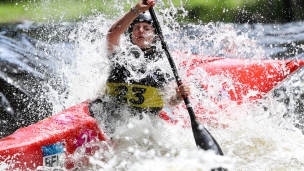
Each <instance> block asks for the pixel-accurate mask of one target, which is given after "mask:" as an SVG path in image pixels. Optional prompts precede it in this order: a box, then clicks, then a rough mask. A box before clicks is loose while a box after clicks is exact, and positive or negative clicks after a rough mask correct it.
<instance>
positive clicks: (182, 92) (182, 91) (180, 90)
mask: <svg viewBox="0 0 304 171" xmlns="http://www.w3.org/2000/svg"><path fill="white" fill-rule="evenodd" d="M176 94H177V96H178V97H179V98H180V99H183V98H184V97H188V96H189V95H190V87H189V85H188V84H182V85H180V86H179V87H177V88H176Z"/></svg>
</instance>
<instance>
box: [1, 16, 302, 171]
mask: <svg viewBox="0 0 304 171" xmlns="http://www.w3.org/2000/svg"><path fill="white" fill-rule="evenodd" d="M159 20H160V22H161V25H162V30H163V33H164V35H165V40H166V42H167V44H168V45H169V49H170V51H172V52H173V51H182V52H188V53H197V54H204V55H208V56H224V57H228V58H252V59H257V60H259V59H264V58H271V59H287V58H297V59H303V60H304V53H303V52H304V22H294V23H287V24H232V23H207V24H180V23H178V22H177V21H175V20H173V19H172V18H165V17H162V16H160V15H159ZM113 22H114V20H112V19H109V18H107V17H105V16H104V15H95V16H92V17H90V18H88V19H86V20H85V21H82V22H77V23H66V22H62V23H51V22H50V23H47V24H38V23H32V22H29V21H26V22H24V23H21V24H15V25H6V26H3V27H2V29H1V30H0V66H1V74H2V76H3V75H4V74H6V76H9V77H10V78H11V79H7V80H3V79H2V82H6V83H8V84H10V85H13V86H14V87H16V89H18V90H22V92H24V94H27V95H28V96H30V97H33V96H34V97H33V98H32V100H33V101H34V102H35V104H37V103H45V104H47V105H50V106H52V107H50V108H48V107H46V109H39V110H41V111H47V112H45V113H53V114H55V113H58V112H60V111H62V110H63V109H65V108H67V107H70V106H73V105H75V104H78V103H80V102H82V101H85V100H87V99H94V98H96V97H98V96H99V95H100V94H101V92H102V90H103V88H104V85H105V81H106V78H107V74H108V72H107V71H108V69H109V68H108V65H109V63H108V60H107V57H106V56H105V54H106V40H105V35H106V33H107V30H108V28H109V27H110V25H111V24H112V23H113ZM125 40H126V38H122V42H123V41H125ZM123 46H124V45H123ZM182 58H183V59H175V60H176V62H177V63H178V62H180V61H182V60H188V59H187V56H184V57H182ZM164 67H168V68H169V66H164ZM169 69H170V68H169ZM179 74H180V76H181V77H182V78H183V79H184V80H185V81H187V82H189V83H190V85H191V84H195V83H193V82H192V81H193V80H191V79H190V78H189V79H188V78H187V77H186V69H181V70H180V71H179ZM293 79H294V80H291V81H290V83H289V84H286V85H283V86H285V88H286V89H287V90H286V91H285V94H284V95H281V96H280V98H282V99H283V100H282V99H280V100H278V99H277V98H273V96H272V95H269V96H268V97H267V98H265V99H261V101H259V102H257V103H251V102H250V101H248V102H246V103H243V104H241V105H237V104H235V103H231V106H230V107H229V108H228V109H227V110H225V111H221V110H218V113H219V114H218V115H219V118H218V121H219V125H227V127H221V126H218V127H216V126H212V125H211V126H210V125H206V127H207V128H208V129H209V130H210V132H211V134H212V135H213V136H214V137H215V139H216V140H217V142H218V143H219V145H220V146H221V148H222V150H223V152H224V154H225V156H224V157H219V156H215V155H214V154H213V153H212V152H209V151H207V152H206V151H201V150H197V149H196V147H195V142H194V140H193V135H192V132H191V130H190V129H185V128H183V126H182V125H179V124H177V125H175V126H172V125H168V124H166V123H163V122H162V121H160V120H159V119H158V118H144V119H142V120H136V119H130V120H129V121H128V122H127V123H128V124H126V125H121V126H120V127H119V128H118V129H117V132H116V133H115V135H114V136H113V137H114V141H115V147H112V146H110V145H109V146H108V151H107V152H102V151H100V152H99V153H98V154H96V155H94V156H93V157H92V158H91V159H90V163H91V166H89V167H87V168H82V169H80V170H109V171H110V170H113V171H116V170H130V171H131V170H132V171H137V170H138V171H139V170H140V171H149V170H157V171H171V170H174V171H179V170H183V171H185V170H187V171H203V170H210V167H212V166H217V165H222V166H224V167H226V168H228V169H229V170H230V171H232V170H236V171H247V170H250V171H262V170H263V171H267V170H269V171H270V170H271V171H273V170H277V171H284V170H285V171H292V170H294V171H298V170H304V145H303V142H304V135H303V134H302V125H303V120H302V117H303V116H302V115H303V114H304V113H303V104H302V102H301V101H303V98H304V96H303V93H304V80H303V79H304V77H303V72H302V75H296V76H295V78H293ZM29 80H30V81H29ZM216 81H217V79H214V82H215V84H216ZM2 85H3V86H4V83H1V86H2ZM295 87H296V88H297V91H298V93H294V91H293V90H294V89H295ZM2 91H4V90H2ZM198 91H199V90H196V89H195V88H193V89H192V97H193V98H197V97H199V95H198V94H199V92H198ZM0 93H1V92H0ZM31 95H32V96H31ZM200 98H205V99H204V101H205V104H206V106H209V107H210V108H214V105H213V104H212V103H213V102H212V100H211V99H208V96H205V97H200ZM6 100H7V101H8V103H10V106H9V107H10V108H7V109H6V110H7V111H6V115H11V116H12V117H15V119H14V121H16V120H18V119H19V122H22V121H23V120H24V122H26V121H25V120H26V119H25V118H24V117H23V116H21V115H20V114H19V115H18V111H20V110H21V109H19V110H18V107H16V104H14V103H22V100H21V101H18V102H10V101H9V98H8V97H7V98H6ZM4 101H5V99H4V98H2V101H1V102H2V103H4ZM37 101H38V102H37ZM24 103H26V102H24ZM37 105H39V104H37ZM47 105H46V106H47ZM21 106H22V105H21ZM34 106H35V105H34ZM34 109H35V108H34ZM12 110H13V111H14V112H10V111H12ZM24 110H25V111H28V112H30V111H29V110H26V109H24ZM31 110H33V108H31ZM35 110H36V111H39V110H38V109H35ZM180 112H184V113H185V114H184V115H185V118H187V117H188V115H187V112H186V111H180ZM20 113H22V112H20ZM41 113H43V112H41ZM14 114H15V115H14ZM32 114H33V115H34V114H35V112H33V113H32ZM36 114H37V113H36ZM46 116H48V114H45V115H44V114H41V115H40V116H39V117H40V118H44V117H46ZM40 118H39V119H40ZM20 120H21V121H20ZM35 120H37V118H33V121H32V122H35ZM9 122H10V121H9V120H8V121H4V120H2V122H1V124H2V130H1V132H2V134H1V135H2V136H4V135H6V134H7V133H9V131H10V130H9V129H8V128H5V124H6V123H9ZM16 122H18V121H16ZM21 124H22V123H21ZM27 124H30V123H27ZM103 145H104V146H107V145H108V144H103ZM77 157H79V158H81V156H75V158H77ZM5 167H6V166H5V164H3V163H2V164H1V163H0V168H5ZM0 170H1V169H0Z"/></svg>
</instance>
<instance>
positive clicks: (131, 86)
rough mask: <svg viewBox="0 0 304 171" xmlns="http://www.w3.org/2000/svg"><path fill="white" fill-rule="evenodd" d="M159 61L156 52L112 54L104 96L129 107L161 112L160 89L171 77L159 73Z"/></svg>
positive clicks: (138, 51)
mask: <svg viewBox="0 0 304 171" xmlns="http://www.w3.org/2000/svg"><path fill="white" fill-rule="evenodd" d="M161 58H162V54H161V53H160V52H157V51H156V49H155V48H152V49H150V51H148V52H147V51H141V50H140V49H132V48H131V49H130V50H129V51H128V52H122V53H116V54H114V55H113V56H112V58H110V62H111V70H110V74H109V77H108V79H107V88H106V94H109V95H110V96H112V97H113V98H114V99H115V101H116V102H117V103H123V104H127V105H129V106H130V107H134V108H141V109H155V110H157V111H159V110H161V109H162V108H163V106H164V100H163V92H162V91H161V89H162V88H163V87H164V86H165V84H166V83H167V80H168V78H169V77H170V75H169V74H167V73H164V72H163V71H162V70H161V67H162V66H160V65H161V64H163V63H161V62H160V59H161Z"/></svg>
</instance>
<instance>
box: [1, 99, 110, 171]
mask: <svg viewBox="0 0 304 171" xmlns="http://www.w3.org/2000/svg"><path fill="white" fill-rule="evenodd" d="M103 140H105V136H104V134H103V133H102V132H101V130H100V129H99V127H98V124H97V122H96V119H94V118H93V117H91V116H90V113H89V110H88V102H84V103H81V104H79V105H76V106H73V107H71V108H69V109H67V110H65V111H63V112H61V113H59V114H56V115H54V116H52V117H49V118H46V119H44V120H42V121H39V122H37V123H35V124H32V125H30V126H28V127H25V128H20V129H18V130H17V131H16V132H15V133H13V134H11V135H9V136H7V137H5V138H2V139H1V140H0V156H1V157H0V161H5V162H6V163H7V164H8V165H9V167H8V170H14V169H21V170H26V169H31V170H34V169H36V168H37V167H38V166H46V167H55V166H61V165H64V167H66V168H69V167H73V163H69V162H60V161H59V160H58V159H59V158H60V157H61V156H68V155H69V154H73V153H74V152H75V150H76V149H77V148H79V147H81V146H82V145H84V144H86V143H88V142H92V141H103ZM92 148H93V147H92ZM88 151H89V150H88ZM64 158H65V157H64Z"/></svg>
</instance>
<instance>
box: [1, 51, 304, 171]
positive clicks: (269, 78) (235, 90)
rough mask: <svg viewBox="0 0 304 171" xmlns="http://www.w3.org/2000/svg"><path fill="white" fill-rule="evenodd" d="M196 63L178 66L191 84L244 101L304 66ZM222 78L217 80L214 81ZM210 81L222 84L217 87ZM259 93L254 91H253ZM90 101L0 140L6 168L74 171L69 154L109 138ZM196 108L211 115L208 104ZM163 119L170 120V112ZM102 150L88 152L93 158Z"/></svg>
mask: <svg viewBox="0 0 304 171" xmlns="http://www.w3.org/2000/svg"><path fill="white" fill-rule="evenodd" d="M191 58H192V60H191V61H185V62H182V63H181V64H180V65H179V66H180V67H181V68H182V67H185V68H187V76H188V78H189V80H192V81H195V82H197V83H199V85H200V86H201V88H202V91H205V92H208V91H214V92H216V93H215V94H212V93H211V96H210V97H211V98H212V99H213V100H214V101H215V102H216V103H217V104H218V105H222V103H221V100H223V99H225V101H227V100H229V101H236V102H238V103H242V102H243V101H245V100H246V101H247V100H258V99H260V98H262V97H263V95H264V94H266V93H267V92H269V91H270V90H271V89H273V88H274V87H275V86H276V85H278V84H279V83H280V82H282V81H283V80H284V79H285V78H286V77H287V76H289V75H290V74H291V73H293V72H295V71H296V70H297V69H299V68H301V67H302V66H303V65H304V62H303V61H302V60H252V59H231V58H221V57H206V56H200V55H192V56H191ZM214 78H217V79H214ZM211 80H213V82H214V80H218V81H219V83H218V84H216V86H215V85H213V83H212V82H211ZM253 92H254V93H253ZM88 106H89V102H83V103H81V104H78V105H75V106H73V107H71V108H69V109H67V110H65V111H63V112H61V113H59V114H56V115H53V116H52V117H49V118H46V119H44V120H42V121H39V122H37V123H35V124H33V125H30V126H28V127H25V128H20V129H18V130H17V131H16V132H15V133H13V134H11V135H9V136H7V137H5V138H3V139H1V140H0V162H5V163H7V164H8V168H7V170H15V169H20V170H26V169H30V170H34V169H36V168H37V167H39V166H45V167H57V166H58V167H65V168H73V167H74V163H73V162H72V160H69V156H70V155H71V154H73V153H74V152H75V151H76V150H77V149H78V148H80V147H83V146H84V145H85V144H86V143H89V142H97V141H104V140H105V139H106V136H105V135H104V134H103V132H102V130H100V129H99V127H98V124H97V121H96V119H94V118H93V117H91V115H90V112H89V107H88ZM195 110H196V111H199V112H200V113H202V112H207V111H206V110H207V109H204V106H203V104H199V103H197V104H195ZM160 115H161V117H162V118H164V119H165V120H170V119H169V117H168V116H167V115H166V113H165V112H162V113H161V114H160ZM97 149H98V147H94V146H90V147H89V148H87V149H86V150H85V152H86V153H87V154H88V155H93V154H94V150H97Z"/></svg>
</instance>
